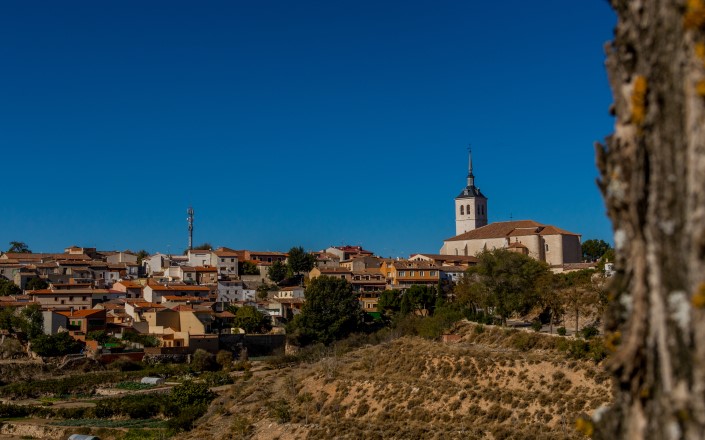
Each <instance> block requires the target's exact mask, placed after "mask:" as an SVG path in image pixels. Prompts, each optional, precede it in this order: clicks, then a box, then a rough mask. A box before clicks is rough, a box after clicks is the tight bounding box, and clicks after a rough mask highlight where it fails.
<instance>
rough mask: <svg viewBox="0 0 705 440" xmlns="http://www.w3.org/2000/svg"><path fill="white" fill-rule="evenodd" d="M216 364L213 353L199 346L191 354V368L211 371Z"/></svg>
mask: <svg viewBox="0 0 705 440" xmlns="http://www.w3.org/2000/svg"><path fill="white" fill-rule="evenodd" d="M214 366H215V362H214V359H213V355H211V354H210V353H208V352H207V351H206V350H204V349H202V348H199V349H197V350H196V351H195V352H194V353H193V355H192V356H191V368H193V369H194V370H195V371H199V372H201V371H209V370H212V369H213V367H214Z"/></svg>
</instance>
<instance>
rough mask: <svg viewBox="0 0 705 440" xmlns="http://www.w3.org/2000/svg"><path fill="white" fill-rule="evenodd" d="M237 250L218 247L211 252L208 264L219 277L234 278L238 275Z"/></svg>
mask: <svg viewBox="0 0 705 440" xmlns="http://www.w3.org/2000/svg"><path fill="white" fill-rule="evenodd" d="M238 261H239V260H238V252H237V251H234V250H232V249H228V248H224V247H221V248H218V249H216V250H214V251H213V252H212V253H211V263H210V265H211V266H213V267H215V268H216V269H217V272H218V278H219V279H235V278H237V276H238V270H237V267H238Z"/></svg>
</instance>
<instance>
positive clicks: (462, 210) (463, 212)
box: [460, 205, 465, 215]
mask: <svg viewBox="0 0 705 440" xmlns="http://www.w3.org/2000/svg"><path fill="white" fill-rule="evenodd" d="M464 209H465V208H464V207H463V205H460V215H465V211H464Z"/></svg>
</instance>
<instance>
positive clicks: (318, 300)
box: [288, 276, 363, 345]
mask: <svg viewBox="0 0 705 440" xmlns="http://www.w3.org/2000/svg"><path fill="white" fill-rule="evenodd" d="M304 295H305V296H306V302H304V304H303V306H302V308H301V313H299V314H298V315H296V316H295V317H294V319H293V321H292V322H291V323H290V324H289V328H288V330H289V331H288V333H290V334H293V337H294V338H295V339H296V340H297V342H298V343H299V344H300V345H308V344H311V343H313V342H322V343H324V344H330V343H331V342H333V341H335V340H337V339H342V338H344V337H346V336H348V335H349V334H351V333H353V332H355V331H357V330H359V329H360V328H361V325H362V322H363V312H362V309H361V308H360V302H359V301H358V299H357V296H356V295H354V294H353V292H352V286H351V285H350V283H348V282H347V281H345V280H343V279H339V278H332V277H328V276H321V277H318V278H316V279H314V280H313V281H311V284H310V285H309V286H308V287H307V288H306V292H305V294H304Z"/></svg>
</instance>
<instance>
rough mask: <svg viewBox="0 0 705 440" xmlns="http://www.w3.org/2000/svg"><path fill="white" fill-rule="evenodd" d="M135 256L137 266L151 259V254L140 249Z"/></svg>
mask: <svg viewBox="0 0 705 440" xmlns="http://www.w3.org/2000/svg"><path fill="white" fill-rule="evenodd" d="M135 255H137V264H142V260H144V259H145V258H147V257H149V252H147V251H146V250H144V249H140V250H139V251H137V254H135Z"/></svg>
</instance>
